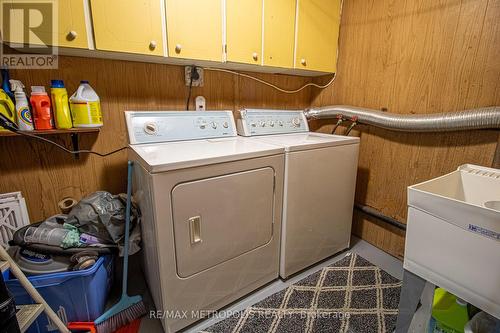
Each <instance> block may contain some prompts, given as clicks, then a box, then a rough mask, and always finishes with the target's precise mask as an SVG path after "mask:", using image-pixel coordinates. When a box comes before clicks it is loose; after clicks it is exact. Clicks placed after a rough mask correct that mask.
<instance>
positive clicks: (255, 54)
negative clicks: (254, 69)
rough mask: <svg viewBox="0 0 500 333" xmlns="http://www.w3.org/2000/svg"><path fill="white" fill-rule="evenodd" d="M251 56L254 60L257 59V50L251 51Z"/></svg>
mask: <svg viewBox="0 0 500 333" xmlns="http://www.w3.org/2000/svg"><path fill="white" fill-rule="evenodd" d="M252 58H253V60H255V61H257V59H259V55H258V54H257V52H254V53H252Z"/></svg>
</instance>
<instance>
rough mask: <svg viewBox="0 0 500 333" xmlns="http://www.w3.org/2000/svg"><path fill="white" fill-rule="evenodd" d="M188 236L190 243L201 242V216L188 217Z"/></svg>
mask: <svg viewBox="0 0 500 333" xmlns="http://www.w3.org/2000/svg"><path fill="white" fill-rule="evenodd" d="M188 222H189V236H190V238H191V245H195V244H197V243H201V241H202V239H201V216H193V217H190V218H189V220H188Z"/></svg>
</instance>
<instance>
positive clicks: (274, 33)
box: [264, 0, 296, 68]
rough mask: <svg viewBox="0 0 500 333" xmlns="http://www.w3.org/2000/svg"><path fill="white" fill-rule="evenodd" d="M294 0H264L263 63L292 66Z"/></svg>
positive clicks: (285, 66) (275, 65)
mask: <svg viewBox="0 0 500 333" xmlns="http://www.w3.org/2000/svg"><path fill="white" fill-rule="evenodd" d="M295 7H296V0H264V65H265V66H274V67H284V68H293V48H294V43H295Z"/></svg>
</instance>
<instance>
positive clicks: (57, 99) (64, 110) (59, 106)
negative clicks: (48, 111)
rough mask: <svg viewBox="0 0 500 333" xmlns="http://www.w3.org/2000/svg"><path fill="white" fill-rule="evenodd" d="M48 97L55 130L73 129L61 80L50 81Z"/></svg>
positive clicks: (66, 94)
mask: <svg viewBox="0 0 500 333" xmlns="http://www.w3.org/2000/svg"><path fill="white" fill-rule="evenodd" d="M50 97H51V99H52V109H53V110H54V119H55V122H56V128H61V129H68V128H71V127H73V122H72V121H71V112H70V111H69V104H68V92H67V91H66V88H65V87H64V82H63V80H52V81H51V85H50Z"/></svg>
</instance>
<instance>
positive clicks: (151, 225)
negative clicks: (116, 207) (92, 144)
mask: <svg viewBox="0 0 500 333" xmlns="http://www.w3.org/2000/svg"><path fill="white" fill-rule="evenodd" d="M126 121H127V127H128V133H129V138H130V149H129V157H130V159H131V160H133V161H135V165H134V170H135V172H134V183H133V187H134V198H135V200H137V202H138V203H139V205H140V208H141V212H142V237H143V248H144V268H145V275H146V280H147V282H148V285H149V288H150V291H151V294H152V296H153V299H154V302H155V305H156V307H157V310H158V311H160V316H161V317H162V324H163V327H164V329H165V331H167V332H175V331H177V330H179V329H182V328H184V327H186V326H187V325H189V324H191V323H193V322H195V321H196V320H198V319H201V318H202V317H203V316H206V315H207V314H208V313H209V312H211V311H215V310H218V309H220V308H221V307H223V306H225V305H227V304H229V303H230V302H233V301H235V300H236V299H238V298H240V297H242V296H244V295H246V294H247V293H249V292H251V291H253V290H255V289H256V288H258V287H260V286H262V285H264V284H266V283H268V282H270V281H271V280H273V279H276V278H277V277H278V267H279V242H280V228H281V206H282V196H283V173H284V149H283V148H281V147H277V146H274V145H270V144H266V143H263V142H258V141H253V140H248V139H245V138H241V137H238V136H237V134H236V127H235V124H234V118H233V114H232V112H231V111H208V112H207V111H205V112H190V111H189V112H188V111H177V112H175V111H174V112H172V111H165V112H126Z"/></svg>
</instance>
